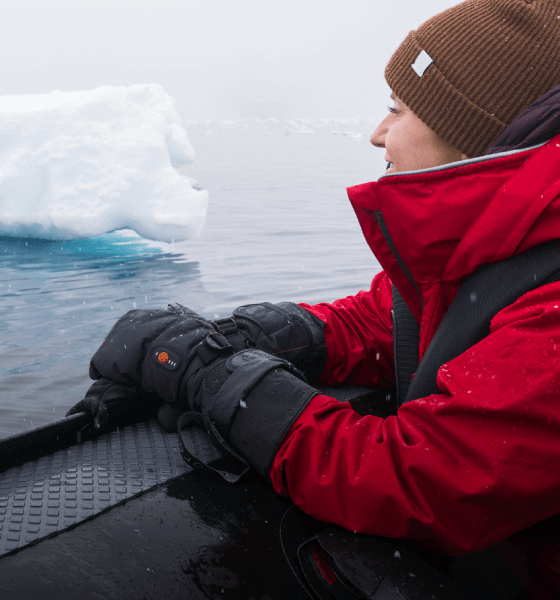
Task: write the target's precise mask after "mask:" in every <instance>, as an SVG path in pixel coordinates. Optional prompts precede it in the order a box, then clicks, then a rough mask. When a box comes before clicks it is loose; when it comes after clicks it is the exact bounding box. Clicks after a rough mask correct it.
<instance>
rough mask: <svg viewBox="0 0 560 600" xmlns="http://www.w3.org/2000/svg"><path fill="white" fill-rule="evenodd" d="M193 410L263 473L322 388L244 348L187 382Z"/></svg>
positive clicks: (281, 363) (275, 359)
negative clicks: (297, 420) (300, 415)
mask: <svg viewBox="0 0 560 600" xmlns="http://www.w3.org/2000/svg"><path fill="white" fill-rule="evenodd" d="M187 389H188V392H187V393H188V400H189V404H190V406H191V408H192V410H195V411H197V412H199V413H202V416H203V418H204V421H205V423H206V425H207V427H208V428H210V429H212V433H213V434H215V433H217V435H214V436H213V437H215V438H218V440H221V441H222V442H225V446H226V449H227V450H230V451H231V450H233V454H234V455H238V456H241V457H244V458H245V459H246V460H247V462H248V463H249V464H250V465H251V466H252V467H253V468H255V469H256V470H257V471H258V472H259V473H260V474H261V475H263V476H264V477H267V478H268V477H269V473H270V468H271V466H272V461H273V460H274V456H275V455H276V452H277V450H278V447H279V445H280V443H281V442H282V440H283V438H284V436H285V435H286V433H287V432H288V430H289V428H290V427H291V426H292V424H293V422H294V421H295V420H296V419H297V417H298V416H299V414H300V413H301V412H302V410H303V409H304V408H305V407H306V406H307V404H308V403H309V402H310V400H311V399H312V398H313V396H315V395H316V394H318V393H319V392H318V391H317V390H316V389H314V388H312V387H311V386H310V385H308V384H307V383H306V382H305V378H304V376H303V375H302V373H300V372H299V371H298V370H297V369H295V367H294V366H293V365H291V364H290V363H289V362H288V361H286V360H283V359H281V358H278V357H275V356H270V355H269V354H266V353H265V352H261V351H260V350H242V351H240V352H237V353H236V354H234V355H233V356H230V357H227V358H219V357H217V360H215V361H213V362H209V363H208V365H207V366H204V367H203V368H201V369H199V370H198V371H197V373H195V374H194V376H193V377H191V378H190V379H189V382H188V388H187Z"/></svg>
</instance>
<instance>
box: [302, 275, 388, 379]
mask: <svg viewBox="0 0 560 600" xmlns="http://www.w3.org/2000/svg"><path fill="white" fill-rule="evenodd" d="M300 306H302V307H303V308H305V309H307V310H308V311H310V312H311V313H313V314H314V315H315V316H316V317H318V318H319V319H321V320H322V321H323V322H324V323H325V329H324V334H325V342H326V345H327V362H326V365H325V368H324V369H323V373H322V376H321V378H320V380H319V385H323V386H327V385H339V384H342V383H344V384H346V385H365V386H375V387H388V386H391V385H394V383H395V369H394V364H393V363H394V358H393V356H394V354H393V322H392V317H391V310H392V307H393V299H392V294H391V282H390V280H389V278H388V277H387V275H386V274H385V273H384V272H381V273H379V274H378V275H376V276H375V278H374V279H373V281H372V284H371V289H370V290H369V291H361V292H359V293H358V294H357V295H355V296H348V297H347V298H342V299H341V300H336V301H335V302H333V303H332V304H327V303H322V304H315V305H309V304H300Z"/></svg>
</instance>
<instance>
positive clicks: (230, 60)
mask: <svg viewBox="0 0 560 600" xmlns="http://www.w3.org/2000/svg"><path fill="white" fill-rule="evenodd" d="M456 3H457V2H456V0H428V1H427V2H418V0H296V1H293V0H268V1H266V2H263V1H262V0H159V1H152V0H110V1H105V0H15V1H12V0H0V31H1V35H0V95H4V94H30V93H45V92H50V91H52V90H54V89H58V90H61V91H73V90H84V89H91V88H94V87H97V86H100V85H131V84H135V83H160V84H162V85H163V86H164V88H165V90H166V91H167V92H168V93H169V94H171V95H172V96H173V97H174V98H175V100H176V101H177V106H178V108H179V111H180V113H181V115H182V117H183V118H184V119H221V118H239V117H292V118H294V117H295V118H327V117H371V116H374V117H375V116H377V115H379V114H380V113H382V112H383V111H385V110H386V108H385V107H386V104H387V102H388V93H389V92H388V87H387V85H386V84H385V81H384V79H383V69H384V67H385V64H386V63H387V61H388V60H389V58H390V56H391V54H392V52H394V50H395V49H396V48H397V47H398V45H399V44H400V42H401V41H402V40H403V39H404V37H405V36H406V34H407V33H408V31H410V30H411V29H414V28H416V27H417V26H418V25H419V24H421V23H422V22H423V21H425V20H426V19H427V18H429V17H430V16H432V15H434V14H436V13H438V12H440V11H442V10H445V9H446V8H449V7H450V6H453V5H454V4H456Z"/></svg>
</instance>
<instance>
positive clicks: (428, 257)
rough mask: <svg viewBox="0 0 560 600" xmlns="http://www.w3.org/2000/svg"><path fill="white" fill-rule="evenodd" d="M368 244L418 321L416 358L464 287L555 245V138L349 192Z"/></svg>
mask: <svg viewBox="0 0 560 600" xmlns="http://www.w3.org/2000/svg"><path fill="white" fill-rule="evenodd" d="M348 196H349V198H350V201H351V203H352V206H353V208H354V210H355V212H356V215H357V217H358V221H359V223H360V226H361V228H362V231H363V233H364V236H365V238H366V241H367V243H368V244H369V246H370V248H371V250H372V251H373V253H374V254H375V256H376V257H377V259H378V261H379V263H380V264H381V266H382V267H383V269H384V270H385V271H386V273H387V274H388V276H389V278H390V279H391V281H392V282H393V284H394V285H395V286H396V288H397V289H398V290H399V292H400V293H401V295H402V297H403V298H404V299H405V301H406V302H407V304H408V306H409V307H410V309H411V311H412V312H413V314H414V316H415V317H416V319H417V320H418V322H419V323H420V328H421V329H420V358H421V357H422V355H423V353H424V351H425V349H426V348H427V345H428V344H429V342H430V340H431V338H432V337H433V334H434V333H435V331H436V330H437V327H438V326H439V324H440V322H441V320H442V318H443V316H444V314H445V312H446V311H447V309H448V308H449V305H450V304H451V302H452V301H453V299H454V297H455V295H456V294H457V291H458V290H459V287H460V285H461V281H462V280H463V279H464V278H465V277H466V276H467V275H470V274H471V273H473V272H474V271H475V270H476V268H477V267H478V266H480V265H483V264H486V263H490V262H496V261H500V260H505V259H507V258H509V257H511V256H513V255H516V254H519V253H521V252H524V251H525V250H529V249H530V248H533V247H535V246H538V245H540V244H543V243H545V242H548V241H550V240H553V239H558V238H560V136H556V137H555V138H553V139H552V140H551V141H549V142H548V143H546V144H544V145H542V146H539V147H537V148H529V149H522V150H516V151H513V152H508V153H505V154H496V155H492V156H486V157H481V158H475V159H472V160H467V161H462V162H459V163H453V164H450V165H443V166H441V167H436V168H434V169H428V170H426V171H415V172H410V173H398V174H392V175H387V176H384V177H382V178H381V179H380V180H379V181H377V182H370V183H365V184H362V185H357V186H354V187H351V188H348Z"/></svg>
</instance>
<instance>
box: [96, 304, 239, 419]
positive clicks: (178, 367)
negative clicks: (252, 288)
mask: <svg viewBox="0 0 560 600" xmlns="http://www.w3.org/2000/svg"><path fill="white" fill-rule="evenodd" d="M231 353H233V348H232V347H231V346H230V344H229V343H228V341H227V340H226V339H225V337H224V336H223V335H221V334H219V333H218V332H216V331H215V330H214V325H213V324H212V323H211V322H209V321H206V320H205V319H203V318H202V317H200V316H199V315H197V314H196V313H195V312H193V311H191V310H189V309H187V308H185V307H183V306H181V305H179V304H170V305H169V307H168V309H167V310H149V309H148V310H131V311H129V312H128V313H126V314H125V315H123V316H122V317H121V318H120V319H119V320H118V321H117V322H116V323H115V325H114V326H113V328H112V329H111V331H110V332H109V334H108V335H107V337H106V338H105V340H104V342H103V344H101V346H100V347H99V349H98V350H97V352H96V353H95V354H94V355H93V358H92V359H91V363H90V377H91V378H92V379H100V378H106V379H109V380H110V381H112V382H114V383H115V384H118V385H120V386H124V387H125V388H126V387H134V386H136V387H138V388H141V389H142V390H144V391H145V392H148V393H151V394H155V395H156V396H158V397H159V398H160V399H163V400H165V401H166V402H168V403H171V404H173V405H176V406H178V407H180V408H182V409H184V410H187V409H188V408H189V407H188V404H187V392H186V387H187V381H188V379H189V378H190V377H191V376H192V375H193V374H194V373H195V372H196V371H197V370H198V369H200V368H201V367H202V366H204V365H206V364H207V363H208V362H211V361H213V360H215V359H216V357H221V356H224V355H225V354H231Z"/></svg>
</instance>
